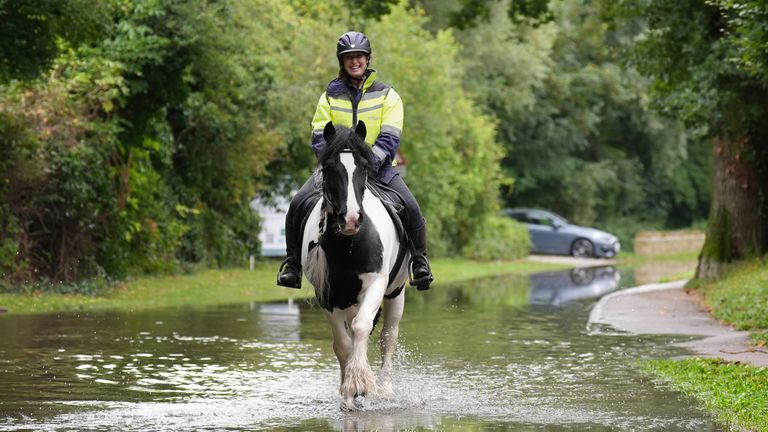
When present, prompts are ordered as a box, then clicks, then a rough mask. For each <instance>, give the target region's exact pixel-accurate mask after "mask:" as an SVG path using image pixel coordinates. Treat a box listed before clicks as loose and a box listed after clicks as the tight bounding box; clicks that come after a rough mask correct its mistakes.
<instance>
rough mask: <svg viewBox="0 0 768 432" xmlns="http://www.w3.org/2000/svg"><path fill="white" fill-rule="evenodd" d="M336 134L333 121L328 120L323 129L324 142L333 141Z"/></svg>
mask: <svg viewBox="0 0 768 432" xmlns="http://www.w3.org/2000/svg"><path fill="white" fill-rule="evenodd" d="M335 136H336V128H335V127H333V122H328V123H326V124H325V129H323V138H324V139H325V142H327V143H329V142H331V141H333V137H335Z"/></svg>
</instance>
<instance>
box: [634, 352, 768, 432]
mask: <svg viewBox="0 0 768 432" xmlns="http://www.w3.org/2000/svg"><path fill="white" fill-rule="evenodd" d="M643 368H644V369H645V370H646V371H647V372H650V373H652V374H655V375H656V376H658V377H661V378H662V379H663V380H664V381H665V382H667V383H669V385H671V386H672V387H673V388H674V389H676V390H678V391H681V392H683V393H685V394H687V395H689V396H692V397H694V398H696V399H698V400H700V401H701V402H702V403H703V404H704V405H705V407H706V408H707V410H709V411H710V412H712V413H714V414H715V415H716V416H717V418H718V419H719V420H720V421H722V422H724V423H727V424H729V425H736V426H738V427H739V428H741V429H744V430H755V431H763V430H768V368H759V367H753V366H748V365H744V364H737V363H730V362H725V361H722V360H719V359H700V358H690V359H683V360H652V361H648V362H644V363H643Z"/></svg>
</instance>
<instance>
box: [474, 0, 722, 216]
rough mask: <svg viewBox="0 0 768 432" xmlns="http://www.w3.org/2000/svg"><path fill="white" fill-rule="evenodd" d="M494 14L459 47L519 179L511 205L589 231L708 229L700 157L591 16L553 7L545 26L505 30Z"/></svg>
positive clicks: (586, 6)
mask: <svg viewBox="0 0 768 432" xmlns="http://www.w3.org/2000/svg"><path fill="white" fill-rule="evenodd" d="M493 7H494V8H495V9H494V10H493V11H492V12H491V13H490V14H489V15H490V18H489V20H488V22H487V23H486V24H485V25H478V26H475V27H473V28H470V29H467V30H465V31H463V32H462V33H461V37H460V40H461V41H462V42H463V47H464V52H465V55H464V57H465V58H466V59H467V61H468V70H469V75H470V76H472V77H473V79H472V80H471V81H470V82H469V87H470V88H471V89H472V91H473V93H475V94H477V95H478V96H479V98H478V99H479V100H482V101H485V102H486V108H487V111H488V112H490V113H492V114H493V115H494V116H495V117H496V118H498V119H499V133H498V135H497V136H498V139H499V140H500V142H501V143H503V144H504V145H505V147H506V148H507V157H506V158H505V159H504V161H503V167H504V168H505V169H506V170H507V173H508V174H509V175H510V176H511V177H513V178H514V179H515V186H514V189H513V190H511V191H508V192H509V193H508V195H507V197H506V201H507V203H508V205H514V206H538V207H544V208H548V209H551V210H554V211H556V212H559V213H562V214H563V215H565V216H566V217H569V218H572V219H574V220H575V221H577V222H581V223H586V224H592V223H595V222H600V223H603V224H605V223H608V222H611V221H613V220H616V219H620V218H627V217H633V218H640V219H644V220H646V221H657V222H658V223H661V224H666V225H667V226H670V227H680V226H687V225H689V224H691V223H692V222H693V221H694V220H696V219H698V218H703V217H704V215H705V214H706V208H707V203H708V181H702V179H707V178H708V175H707V172H708V170H707V160H706V156H703V155H702V154H701V151H698V150H699V148H700V147H699V146H697V145H695V144H696V139H695V137H692V136H691V134H689V133H687V132H686V131H685V130H684V129H683V128H682V127H681V125H679V124H677V123H676V122H675V121H673V120H671V119H668V118H663V117H660V116H658V115H656V114H655V113H653V112H652V111H651V110H650V108H649V106H648V102H647V98H646V97H645V91H646V81H645V80H644V79H643V78H642V77H641V76H640V75H638V74H637V73H636V72H634V71H633V70H632V69H626V68H623V67H621V66H622V65H621V64H620V61H619V59H618V58H617V57H616V56H615V54H614V53H613V52H612V51H610V50H609V49H608V47H607V44H606V38H607V36H608V35H607V34H606V32H605V30H604V24H603V22H602V21H601V19H600V17H599V15H598V13H597V12H598V11H597V10H596V8H595V7H594V6H592V5H591V4H590V2H583V1H568V2H565V1H562V2H552V3H551V4H550V6H549V8H550V12H551V14H552V20H551V21H550V22H547V23H539V25H537V26H533V25H530V24H529V23H526V22H517V21H515V20H512V19H510V18H509V17H508V15H507V14H505V13H504V11H506V10H508V7H509V6H508V5H507V4H504V3H503V2H502V3H497V4H495V5H494V6H493ZM489 59H492V60H489ZM704 155H706V153H704ZM684 168H686V169H684Z"/></svg>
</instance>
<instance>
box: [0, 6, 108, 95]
mask: <svg viewBox="0 0 768 432" xmlns="http://www.w3.org/2000/svg"><path fill="white" fill-rule="evenodd" d="M110 3H111V2H109V1H99V2H91V1H87V0H67V1H60V0H0V22H2V25H0V41H2V43H0V82H3V81H5V80H7V79H10V78H20V79H30V78H34V77H35V76H37V75H38V74H39V73H40V72H42V71H44V70H45V69H46V68H47V67H49V66H50V64H51V62H52V61H53V60H54V58H55V57H56V56H57V55H58V54H59V51H60V46H58V43H59V42H57V39H61V40H62V41H64V42H68V43H73V44H78V43H82V42H85V41H91V40H94V39H96V38H97V37H98V35H99V34H100V33H101V32H103V31H104V29H105V27H106V25H108V23H109V9H110V6H109V4H110Z"/></svg>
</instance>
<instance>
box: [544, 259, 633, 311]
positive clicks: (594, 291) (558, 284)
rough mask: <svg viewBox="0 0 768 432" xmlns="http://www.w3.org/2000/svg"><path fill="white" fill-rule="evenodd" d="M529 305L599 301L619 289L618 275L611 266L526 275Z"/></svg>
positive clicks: (559, 304)
mask: <svg viewBox="0 0 768 432" xmlns="http://www.w3.org/2000/svg"><path fill="white" fill-rule="evenodd" d="M530 280H531V293H530V297H529V302H530V303H531V304H537V305H551V306H561V305H563V304H565V303H568V302H572V301H576V300H582V299H591V298H599V297H602V296H603V295H605V294H608V293H609V292H611V291H615V290H617V289H618V288H619V281H620V280H621V275H620V274H619V272H618V270H616V268H615V267H613V266H604V267H582V268H575V269H572V270H566V271H558V272H544V273H535V274H532V275H531V276H530Z"/></svg>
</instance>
